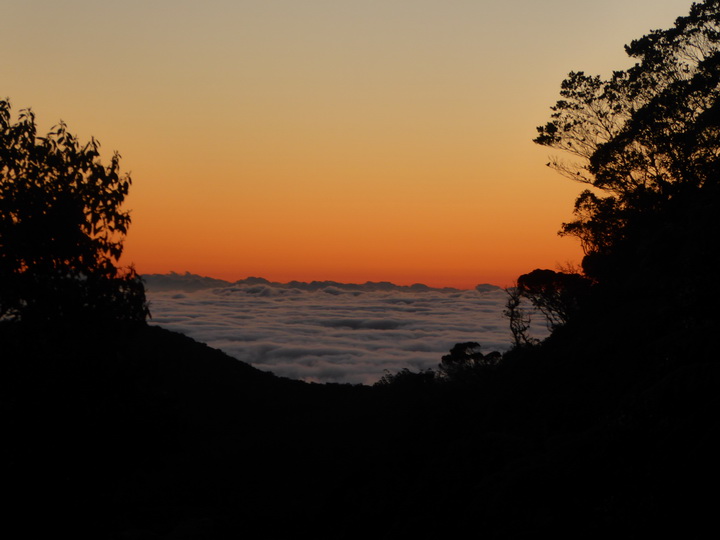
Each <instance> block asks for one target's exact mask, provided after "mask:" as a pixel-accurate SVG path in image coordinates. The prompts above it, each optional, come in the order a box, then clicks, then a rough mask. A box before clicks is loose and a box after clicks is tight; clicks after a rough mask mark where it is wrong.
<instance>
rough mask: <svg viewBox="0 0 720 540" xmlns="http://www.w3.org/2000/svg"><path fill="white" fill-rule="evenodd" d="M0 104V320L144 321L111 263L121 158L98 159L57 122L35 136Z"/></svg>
mask: <svg viewBox="0 0 720 540" xmlns="http://www.w3.org/2000/svg"><path fill="white" fill-rule="evenodd" d="M10 113H11V111H10V102H9V101H8V100H0V318H5V319H14V320H23V321H48V320H61V319H72V320H76V319H78V318H82V319H92V320H98V319H110V320H118V319H122V320H133V321H143V320H145V318H146V317H147V315H148V314H149V312H148V308H147V304H146V301H145V290H144V287H143V284H142V281H141V279H140V277H139V276H138V275H137V273H136V272H135V270H134V269H133V268H132V267H131V268H128V269H120V268H118V267H117V266H116V263H117V262H118V259H119V258H120V256H121V254H122V250H123V245H122V242H123V239H124V237H125V235H126V233H127V231H128V227H129V225H130V214H129V212H127V211H123V210H121V205H122V203H123V201H124V199H125V196H126V195H127V193H128V189H129V187H130V184H131V179H130V177H129V176H128V175H127V174H126V175H121V174H120V165H119V163H120V156H119V154H117V153H115V154H114V155H113V157H112V158H111V160H110V164H109V165H107V166H105V165H103V164H102V163H101V162H100V160H99V146H100V145H99V143H98V142H97V141H96V140H95V139H91V140H90V141H89V142H87V143H86V144H84V145H81V144H80V142H79V141H78V140H77V138H76V137H75V136H74V135H72V134H71V133H70V132H68V130H67V126H66V125H65V124H64V123H62V122H61V123H60V124H58V125H57V126H55V127H54V128H53V129H52V130H51V131H50V133H48V134H47V136H45V137H39V136H38V135H37V127H36V124H35V116H34V114H33V113H32V111H30V110H29V109H28V110H21V111H20V113H19V117H18V120H17V121H16V122H13V121H12V120H11V114H10Z"/></svg>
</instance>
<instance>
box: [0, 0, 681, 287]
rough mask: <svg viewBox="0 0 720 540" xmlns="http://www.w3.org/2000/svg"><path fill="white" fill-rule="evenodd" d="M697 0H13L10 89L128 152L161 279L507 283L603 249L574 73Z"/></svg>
mask: <svg viewBox="0 0 720 540" xmlns="http://www.w3.org/2000/svg"><path fill="white" fill-rule="evenodd" d="M691 3H692V2H690V1H686V0H604V1H603V2H598V1H586V0H545V1H542V2H539V1H537V0H515V1H503V2H500V1H486V0H441V1H440V0H438V1H436V0H377V1H376V0H364V1H360V0H354V1H347V0H307V1H304V0H257V1H256V0H245V1H244V0H214V1H213V0H205V1H203V2H199V1H197V2H191V1H185V0H172V1H166V0H157V1H150V0H144V1H134V0H125V1H123V2H115V1H113V2H110V1H101V0H92V1H89V0H84V1H83V0H63V1H57V0H52V1H50V0H0V25H2V31H0V95H2V96H3V97H9V98H10V100H11V103H12V105H13V110H14V111H15V112H17V111H18V110H20V109H23V108H26V107H31V108H32V109H33V110H34V111H35V113H36V115H37V121H38V125H39V130H40V131H41V132H43V131H47V130H48V129H49V128H50V127H51V126H52V125H54V124H55V123H57V122H58V121H59V120H61V119H62V120H63V121H65V122H66V123H67V124H68V127H69V129H70V131H71V132H72V133H75V134H77V135H79V136H80V138H81V139H82V140H87V139H89V138H90V136H94V137H95V138H97V139H98V140H99V141H100V143H101V145H102V152H103V157H104V158H105V160H109V159H110V156H111V155H112V152H113V151H115V150H117V151H118V152H119V153H120V154H121V156H122V161H121V165H122V168H123V170H124V171H128V172H130V173H131V176H132V178H133V186H132V189H131V193H130V196H129V197H128V199H127V201H126V208H128V209H130V210H131V212H132V214H131V215H132V227H131V229H130V232H129V235H128V237H127V239H126V241H125V254H124V256H123V259H122V262H123V263H124V264H130V263H134V265H135V267H136V269H137V270H138V271H139V272H140V273H143V274H150V273H166V272H170V271H177V272H185V271H190V272H193V273H196V274H201V275H206V276H213V277H216V278H221V279H226V280H229V281H234V280H238V279H242V278H245V277H248V276H262V277H265V278H268V279H270V280H273V281H279V282H285V281H289V280H302V281H312V280H336V281H342V282H357V283H362V282H365V281H392V282H395V283H398V284H411V283H416V282H421V283H426V284H428V285H432V286H437V287H442V286H453V287H460V288H467V289H471V288H472V287H474V286H475V285H476V284H478V283H493V284H496V285H500V286H505V285H509V284H510V283H511V282H512V281H513V280H514V279H515V278H516V277H517V276H518V275H519V274H522V273H525V272H529V271H530V270H532V269H534V268H551V269H552V268H557V267H558V265H564V264H566V263H568V262H570V263H577V262H579V260H580V258H581V256H582V253H581V251H580V248H579V245H578V243H577V242H576V241H574V240H573V239H572V238H560V237H558V236H557V231H558V229H559V228H560V226H561V224H562V222H564V221H568V220H569V219H571V217H572V216H571V211H572V205H573V201H574V199H575V197H576V196H577V194H578V193H579V192H580V191H581V189H582V186H581V185H579V184H574V183H572V182H570V181H568V180H566V179H564V178H562V177H560V176H559V175H557V174H556V173H554V172H553V171H552V170H550V169H548V168H547V167H545V163H547V161H548V156H549V155H550V154H551V152H549V151H548V149H547V148H543V147H538V146H537V145H534V144H533V143H532V139H533V137H534V136H535V128H536V126H538V125H541V124H544V123H545V122H546V121H547V119H548V117H549V114H550V111H549V107H550V106H551V105H552V104H553V103H554V102H555V101H556V100H557V98H558V90H559V87H560V83H561V81H562V80H563V78H564V77H565V76H566V75H567V73H568V72H569V71H571V70H583V71H585V72H588V73H597V74H601V75H608V74H610V73H611V71H612V70H614V69H624V68H626V67H629V66H630V65H631V63H630V60H629V59H628V58H627V57H626V56H625V53H624V50H623V45H624V44H626V43H628V42H630V41H631V40H632V39H635V38H638V37H640V36H642V35H643V34H645V33H647V32H648V31H649V30H650V29H653V28H665V27H668V26H670V25H671V24H672V22H673V21H674V19H675V18H676V17H677V16H680V15H685V14H687V12H688V9H689V6H690V5H691Z"/></svg>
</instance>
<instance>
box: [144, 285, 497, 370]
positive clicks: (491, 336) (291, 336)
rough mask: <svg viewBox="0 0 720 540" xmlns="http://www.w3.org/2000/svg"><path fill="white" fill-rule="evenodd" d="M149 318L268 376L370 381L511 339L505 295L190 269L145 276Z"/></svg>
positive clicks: (490, 290) (484, 289) (486, 288)
mask: <svg viewBox="0 0 720 540" xmlns="http://www.w3.org/2000/svg"><path fill="white" fill-rule="evenodd" d="M144 277H145V280H146V284H147V288H148V298H149V300H150V303H151V305H150V309H151V311H152V316H153V318H152V321H151V322H152V323H153V324H157V325H160V326H163V327H165V328H168V329H170V330H173V331H177V332H182V333H183V334H186V335H188V336H190V337H192V338H194V339H196V340H198V341H202V342H205V343H207V344H208V345H210V346H212V347H215V348H218V349H221V350H223V351H225V352H226V353H228V354H229V355H231V356H233V357H235V358H237V359H239V360H242V361H244V362H247V363H250V364H252V365H253V366H255V367H257V368H259V369H263V370H266V371H272V372H273V373H275V374H276V375H280V376H283V377H290V378H294V379H303V380H305V381H314V382H347V383H363V384H372V383H374V382H375V381H377V380H378V379H379V378H380V377H382V375H383V374H384V371H385V370H388V371H390V372H391V373H394V372H397V371H399V370H401V369H403V368H409V369H412V370H418V369H425V368H433V367H436V366H437V365H438V363H439V362H440V358H441V356H442V355H443V354H446V353H447V352H448V350H449V349H450V348H451V347H452V346H453V345H454V344H455V343H459V342H463V341H477V342H479V343H480V345H481V347H482V350H483V351H485V352H489V351H492V350H499V351H504V350H507V348H508V347H509V346H510V339H511V336H510V332H509V329H508V324H507V320H505V319H504V318H503V316H502V311H503V307H504V304H505V301H506V299H507V295H506V293H505V292H504V291H503V290H502V289H500V288H498V287H494V286H492V285H480V286H478V287H477V288H476V289H474V290H458V289H432V288H429V287H426V286H424V285H413V286H411V287H400V286H396V285H393V284H390V283H366V284H363V285H357V284H343V283H335V282H313V283H299V282H292V283H289V284H279V283H270V282H268V281H266V280H264V279H262V278H249V279H247V280H243V281H239V282H237V283H228V282H224V281H221V280H214V279H211V278H203V277H200V276H194V275H190V274H185V275H179V274H168V275H152V276H144Z"/></svg>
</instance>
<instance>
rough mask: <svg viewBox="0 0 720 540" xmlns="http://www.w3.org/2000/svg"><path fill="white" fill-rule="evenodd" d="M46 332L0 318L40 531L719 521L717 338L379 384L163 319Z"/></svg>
mask: <svg viewBox="0 0 720 540" xmlns="http://www.w3.org/2000/svg"><path fill="white" fill-rule="evenodd" d="M39 330H40V329H38V328H27V327H25V326H23V325H21V324H17V323H4V324H2V325H0V340H1V342H2V343H3V350H2V363H1V364H0V365H2V370H3V373H2V380H3V381H4V382H5V388H4V390H3V398H2V400H3V410H4V411H5V418H6V420H7V422H8V423H7V424H6V426H7V427H6V431H5V435H6V437H5V440H6V444H5V445H4V448H5V451H6V452H7V455H6V456H5V457H4V459H3V462H4V463H5V465H6V472H5V473H4V475H3V476H4V479H3V483H4V488H5V492H6V493H7V494H8V495H9V496H10V501H11V502H10V503H8V502H6V503H5V514H6V515H7V516H10V518H11V519H10V520H8V521H6V526H8V527H11V526H12V527H13V528H14V526H15V525H19V526H20V527H21V530H23V531H24V532H25V534H24V536H23V537H28V538H30V537H38V535H39V534H41V533H46V532H47V531H48V530H52V531H69V532H72V534H73V536H74V537H76V538H78V537H83V536H86V537H92V538H117V539H120V538H148V539H150V538H238V537H244V538H245V537H250V538H253V537H257V538H282V537H285V538H288V537H295V536H296V535H298V534H301V533H308V534H311V535H312V536H313V537H315V538H415V537H433V536H434V537H445V538H460V537H466V533H468V532H469V533H471V534H472V535H473V536H478V537H484V538H523V537H526V536H530V535H532V536H533V537H535V536H536V535H538V534H542V533H546V534H548V535H553V536H554V537H574V538H588V537H598V538H599V537H603V538H607V537H609V536H612V537H613V538H647V537H650V535H651V534H654V533H658V532H660V531H663V532H668V531H672V532H676V533H678V534H683V536H685V537H691V536H692V535H693V532H696V531H698V530H699V527H701V526H702V525H706V524H709V523H710V522H711V520H712V519H713V515H714V513H715V509H716V507H715V503H716V502H717V500H716V496H715V495H714V494H713V493H712V492H711V491H708V490H712V489H713V486H716V485H717V481H718V480H719V479H720V477H719V475H718V466H717V463H718V462H717V456H718V455H719V454H718V451H719V450H720V448H719V447H718V442H717V439H718V433H719V429H720V421H719V420H718V416H717V411H718V410H720V407H718V405H719V404H718V399H719V398H718V393H717V388H718V383H719V382H720V367H719V366H718V363H717V362H716V361H715V356H716V352H715V350H714V347H710V346H707V347H705V346H704V345H700V344H705V345H708V342H709V339H708V337H707V336H708V335H709V334H708V333H707V332H708V331H710V329H709V328H704V327H700V328H695V329H691V330H684V331H682V335H679V334H676V335H672V336H664V337H656V339H653V340H645V341H643V342H639V341H635V342H636V343H643V344H642V345H638V346H637V347H635V348H634V349H633V348H627V347H626V345H627V342H623V340H622V336H620V337H616V338H614V339H609V340H601V339H598V340H597V341H595V342H588V340H587V339H585V338H587V337H588V336H581V335H580V334H578V335H577V336H576V337H577V339H578V340H580V341H582V342H584V343H585V345H582V347H580V346H578V345H577V344H571V345H567V343H568V342H572V341H573V340H572V339H569V338H565V339H564V340H563V341H565V343H564V344H562V345H554V344H553V342H552V340H549V342H548V343H546V344H544V345H543V346H542V347H540V349H537V348H536V349H534V350H533V353H532V354H523V353H522V351H521V350H518V351H516V352H515V353H514V354H512V353H508V354H506V356H505V359H504V361H503V362H501V363H498V364H496V365H493V366H489V367H487V369H482V370H479V371H477V372H475V374H474V375H473V374H470V376H464V377H461V378H458V379H457V380H454V381H453V380H446V381H444V382H440V381H438V380H437V378H432V377H429V376H427V374H425V375H424V374H422V373H420V374H408V373H406V374H404V376H403V374H399V375H397V376H395V377H394V380H393V381H392V382H391V383H390V384H381V385H376V386H374V387H364V386H350V385H315V384H306V383H302V382H298V381H291V380H287V379H281V378H277V377H275V376H273V375H271V374H268V373H264V372H261V371H258V370H257V369H255V368H253V367H251V366H249V365H246V364H243V363H241V362H238V361H237V360H234V359H232V358H230V357H228V356H226V355H225V354H223V353H221V352H220V351H217V350H214V349H211V348H209V347H207V346H205V345H203V344H200V343H197V342H194V341H192V340H191V339H189V338H187V337H185V336H182V335H179V334H174V333H172V332H168V331H166V330H163V329H160V328H158V327H151V326H147V325H145V324H132V323H128V324H126V325H124V326H118V325H115V326H114V327H112V328H82V329H80V328H75V329H72V330H68V329H63V330H60V329H47V328H45V329H42V332H40V331H39ZM556 341H557V340H556ZM679 342H682V343H689V344H694V345H692V346H691V348H690V349H688V348H685V349H684V352H682V353H681V354H679V353H678V347H676V346H675V345H673V344H677V343H679ZM620 345H622V346H620ZM580 348H582V349H583V350H584V354H583V361H582V362H578V361H576V360H577V357H576V354H577V351H578V350H580ZM660 357H664V358H665V361H658V359H659V358H660ZM428 535H430V536H428Z"/></svg>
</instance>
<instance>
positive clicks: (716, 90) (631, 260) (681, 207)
mask: <svg viewBox="0 0 720 540" xmlns="http://www.w3.org/2000/svg"><path fill="white" fill-rule="evenodd" d="M626 52H627V54H628V55H629V56H630V57H631V58H633V59H636V63H635V64H634V65H633V66H632V67H630V68H629V69H626V70H621V71H615V72H614V73H612V75H611V76H610V77H609V78H603V77H600V76H597V75H586V74H585V73H584V72H582V71H577V72H571V73H570V74H569V76H568V77H567V78H566V79H565V80H564V81H563V83H562V85H561V91H560V97H561V99H560V100H558V101H557V103H556V104H555V106H554V107H552V114H551V117H550V120H549V121H548V122H547V123H546V124H545V125H544V126H540V127H538V136H537V138H536V139H535V142H536V143H538V144H541V145H544V146H548V147H550V148H553V149H556V150H560V151H562V152H564V154H565V156H566V157H567V156H570V159H569V160H567V159H562V158H557V157H556V158H552V159H551V162H550V163H549V165H550V166H551V167H553V168H555V169H556V170H558V171H559V172H560V173H561V174H563V175H565V176H567V177H569V178H572V179H574V180H577V181H579V182H581V183H584V184H588V185H589V186H590V187H589V188H588V189H586V190H584V191H583V192H582V193H581V194H580V195H579V197H578V198H577V201H576V203H575V219H574V220H573V221H571V222H569V223H565V224H563V226H562V229H561V234H564V235H571V236H575V237H577V238H579V240H580V242H581V244H582V247H583V249H584V251H585V257H584V259H583V263H582V268H583V272H584V274H585V275H586V276H587V277H588V278H590V279H591V280H593V282H594V283H595V284H596V285H598V284H599V285H602V286H603V288H602V290H603V293H602V294H603V295H605V299H604V300H602V301H605V300H606V299H607V298H610V297H613V296H614V297H615V298H621V297H624V298H628V292H629V291H643V290H644V291H646V292H645V294H646V295H650V294H651V291H654V294H656V295H662V294H665V293H667V294H668V295H669V296H668V298H671V299H672V300H671V303H672V302H675V304H676V307H682V308H683V309H684V310H685V311H686V312H687V311H688V310H691V309H695V308H698V307H699V306H700V304H702V303H703V300H702V299H703V298H705V299H707V298H706V295H707V284H708V283H710V282H711V281H712V278H713V277H714V276H715V275H716V272H717V270H718V267H717V263H716V261H717V260H720V253H718V250H719V248H718V245H717V244H718V243H717V235H718V234H720V224H719V223H718V219H717V217H716V215H715V214H716V212H717V210H718V208H719V204H720V104H719V103H718V97H719V96H720V0H705V1H704V2H699V3H695V4H693V5H692V7H691V9H690V13H689V14H688V15H687V16H684V17H679V18H678V19H677V20H676V21H675V24H674V26H673V27H672V28H669V29H666V30H653V31H651V32H650V33H648V34H647V35H645V36H643V37H641V38H639V39H637V40H635V41H633V42H632V43H630V44H629V45H627V46H626ZM671 289H672V290H671ZM599 296H600V295H596V297H598V298H599ZM705 303H707V302H705ZM691 306H693V307H691Z"/></svg>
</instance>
